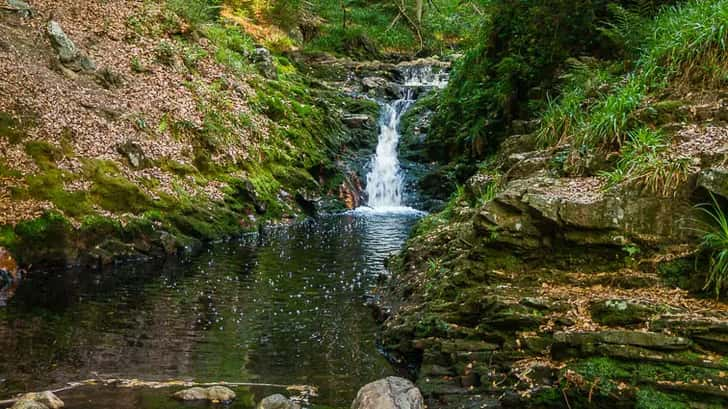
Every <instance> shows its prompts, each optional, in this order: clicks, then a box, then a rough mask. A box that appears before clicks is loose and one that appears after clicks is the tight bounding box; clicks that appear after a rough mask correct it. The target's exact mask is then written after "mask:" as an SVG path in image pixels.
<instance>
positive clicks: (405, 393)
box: [351, 376, 425, 409]
mask: <svg viewBox="0 0 728 409" xmlns="http://www.w3.org/2000/svg"><path fill="white" fill-rule="evenodd" d="M424 407H425V406H424V401H423V399H422V394H421V393H420V391H419V389H417V387H416V386H415V385H414V384H413V383H412V382H410V381H408V380H407V379H404V378H398V377H396V376H390V377H387V378H384V379H380V380H378V381H375V382H372V383H369V384H367V385H364V386H363V387H362V388H361V389H359V392H358V393H357V394H356V399H354V402H353V403H352V404H351V409H424Z"/></svg>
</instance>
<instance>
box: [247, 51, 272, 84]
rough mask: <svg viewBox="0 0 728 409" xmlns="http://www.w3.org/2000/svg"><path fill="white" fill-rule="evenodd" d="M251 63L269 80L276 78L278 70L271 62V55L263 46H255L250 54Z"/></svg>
mask: <svg viewBox="0 0 728 409" xmlns="http://www.w3.org/2000/svg"><path fill="white" fill-rule="evenodd" d="M252 60H253V63H254V64H255V66H256V68H258V71H260V73H261V74H262V75H263V76H264V77H266V78H268V79H269V80H275V79H278V71H277V70H276V66H275V64H274V63H273V56H272V55H271V53H270V51H268V49H267V48H265V47H256V48H255V51H254V52H253V55H252Z"/></svg>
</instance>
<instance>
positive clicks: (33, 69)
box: [0, 0, 270, 224]
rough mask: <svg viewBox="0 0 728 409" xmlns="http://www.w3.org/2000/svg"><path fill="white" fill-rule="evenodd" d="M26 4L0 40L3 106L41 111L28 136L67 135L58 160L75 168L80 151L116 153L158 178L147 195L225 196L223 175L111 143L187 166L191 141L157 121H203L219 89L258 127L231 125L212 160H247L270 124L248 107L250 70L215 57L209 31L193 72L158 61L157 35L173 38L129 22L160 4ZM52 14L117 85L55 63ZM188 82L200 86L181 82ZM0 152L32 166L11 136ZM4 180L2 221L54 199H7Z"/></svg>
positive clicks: (46, 0)
mask: <svg viewBox="0 0 728 409" xmlns="http://www.w3.org/2000/svg"><path fill="white" fill-rule="evenodd" d="M31 5H32V7H33V8H34V10H35V11H36V12H37V16H36V17H35V18H32V19H19V18H14V17H13V19H12V20H11V19H10V18H8V19H3V20H0V32H2V33H3V39H4V41H5V42H6V43H7V44H8V47H6V48H0V111H4V112H9V113H11V114H12V113H15V114H17V113H19V112H18V111H19V110H22V111H23V112H31V113H33V114H34V115H35V116H36V117H37V120H36V122H37V124H36V125H37V126H34V127H32V128H31V129H29V130H28V135H27V137H26V140H42V141H46V142H49V143H51V144H54V145H56V146H60V145H61V141H62V139H65V140H64V143H66V144H68V143H69V142H70V144H71V147H72V149H73V152H74V155H73V156H72V157H69V158H65V159H64V160H62V161H61V162H60V163H59V164H58V165H59V168H61V169H63V170H67V171H70V172H72V173H75V174H80V173H81V170H82V168H83V165H82V163H81V162H82V159H84V158H92V159H103V160H109V161H114V162H116V163H117V164H118V165H119V167H121V168H122V169H123V173H124V174H125V176H126V177H127V178H129V179H130V180H132V181H136V182H139V184H140V185H141V182H143V181H145V180H149V179H153V180H156V181H158V183H157V187H156V188H155V190H156V191H157V192H151V191H149V192H147V193H149V194H150V195H152V196H155V195H156V194H157V193H162V192H163V193H166V194H172V195H175V194H178V193H180V192H183V193H184V194H186V195H193V196H194V195H203V196H206V197H208V198H210V199H212V200H221V199H222V195H223V193H222V191H221V190H222V189H223V188H224V184H222V183H220V182H216V181H212V182H211V183H207V184H205V185H204V186H200V185H199V184H198V183H195V181H194V180H191V179H189V178H183V177H179V176H177V175H174V174H172V173H167V172H165V171H163V170H161V169H158V168H153V169H146V170H135V169H131V168H128V167H127V166H126V165H125V162H124V160H123V159H122V158H121V157H120V155H119V154H118V153H117V152H116V146H117V145H118V144H120V143H123V142H125V141H127V140H133V141H135V142H136V143H137V144H139V145H140V146H141V147H142V149H143V151H144V152H145V155H146V156H147V157H149V158H151V159H168V160H174V161H177V162H180V163H183V164H188V165H189V164H191V162H192V152H193V146H192V141H189V140H184V138H182V139H181V140H180V139H178V138H175V137H173V136H172V134H171V131H170V129H169V126H162V125H161V124H162V123H163V122H164V121H167V122H171V121H180V122H185V123H189V124H193V125H194V126H196V127H200V126H201V125H202V121H203V117H204V113H203V112H202V111H201V110H200V107H199V103H200V101H204V102H205V103H213V102H214V103H217V102H219V100H220V98H223V99H224V103H225V106H226V109H228V110H229V111H230V112H233V113H235V114H245V115H248V116H249V117H250V119H251V121H252V123H253V127H256V128H257V129H258V134H257V135H255V136H254V135H252V134H251V131H250V129H236V130H235V132H236V135H235V138H231V140H229V141H226V144H227V146H225V149H222V150H221V152H220V153H219V154H218V155H217V157H215V158H213V159H214V160H217V161H239V160H249V159H250V151H251V149H253V148H254V147H255V146H257V144H258V142H257V141H256V140H254V138H261V139H265V138H266V137H267V135H268V128H269V126H270V124H269V122H268V120H267V118H264V117H262V116H260V115H257V114H255V113H253V112H252V111H251V109H250V107H249V104H248V99H249V98H250V96H251V95H253V94H254V91H253V90H252V88H251V87H250V86H249V85H248V84H247V82H246V79H245V78H243V77H239V76H237V75H236V74H233V73H230V72H229V70H228V69H227V68H226V67H224V66H222V65H220V64H218V63H217V62H215V60H214V58H213V57H212V56H214V48H213V46H212V45H211V44H209V42H207V41H206V40H205V39H201V40H200V41H199V42H198V45H199V46H200V47H202V48H204V49H206V50H207V51H208V56H207V57H205V58H203V59H202V60H201V61H200V62H199V64H198V66H197V72H196V73H195V74H192V73H190V72H189V71H188V70H187V69H186V68H185V67H184V66H183V65H182V64H181V63H178V64H175V65H174V66H165V65H161V64H158V63H156V62H155V50H156V48H157V46H158V45H159V43H160V41H170V42H172V40H170V39H164V38H161V39H160V38H149V37H141V36H138V35H136V34H135V33H134V32H133V30H132V29H131V28H130V27H128V26H127V22H128V21H130V19H133V18H136V17H140V16H141V17H144V18H145V19H148V20H150V21H154V19H155V18H158V15H159V13H161V6H160V5H159V4H152V3H149V2H142V1H137V0H118V1H114V2H98V1H92V0H81V1H75V2H58V1H55V0H33V1H31ZM49 19H54V20H56V21H58V22H59V23H60V24H61V26H62V27H63V29H64V31H65V32H66V34H68V35H69V37H71V38H72V39H73V40H74V42H75V43H76V45H77V46H78V47H79V49H81V50H82V51H83V52H84V53H86V54H87V55H88V56H89V57H90V58H91V59H92V60H93V61H94V62H95V63H96V65H97V68H99V69H108V70H110V71H112V72H114V73H117V74H120V75H121V77H122V78H123V83H122V85H121V86H120V87H118V88H112V89H104V88H103V87H101V86H100V85H98V84H97V83H96V82H95V80H94V78H93V77H92V76H89V75H79V74H69V73H67V72H66V73H65V74H64V73H63V72H62V70H59V69H58V68H56V67H57V64H56V62H55V61H56V57H55V54H54V52H53V50H52V48H51V46H50V43H49V41H48V39H47V38H46V36H45V26H46V22H47V21H48V20H49ZM130 38H131V39H132V40H129V39H130ZM132 59H136V60H138V61H139V62H140V63H141V64H142V65H143V66H145V67H147V68H148V72H146V73H143V74H140V73H135V72H134V71H133V70H132V66H131V61H132ZM187 81H191V82H192V83H194V84H197V85H196V86H195V87H188V86H185V82H187ZM215 81H218V82H219V81H223V82H224V83H225V84H226V86H225V87H223V88H224V90H223V91H220V92H219V93H217V94H213V93H210V92H209V90H210V88H211V87H210V85H211V84H212V83H213V82H215ZM140 124H142V125H143V126H140ZM68 139H70V141H69V140H68ZM0 154H2V157H3V163H4V164H5V165H6V166H10V167H12V168H13V169H14V170H18V171H20V172H21V173H22V174H23V175H30V174H34V173H36V172H37V171H38V169H37V167H36V166H35V164H34V163H33V160H32V159H31V158H29V157H28V155H27V154H26V153H25V151H24V146H23V144H22V143H21V144H16V145H10V144H8V143H7V142H6V141H4V139H0ZM13 183H16V181H13ZM9 186H10V185H8V184H6V183H5V181H3V184H2V185H0V194H2V195H4V196H2V198H3V200H2V203H0V212H2V214H0V224H6V223H9V224H15V223H17V222H18V221H21V220H25V219H28V218H33V217H36V216H37V215H39V214H40V213H42V211H44V210H46V209H48V208H51V207H52V205H51V204H50V203H47V202H36V201H22V202H18V201H15V200H12V201H11V200H9V199H8V197H7V195H8V191H9ZM65 187H66V188H67V189H69V190H82V189H87V188H88V187H89V183H88V181H84V180H78V181H74V182H70V183H69V184H67V185H66V186H65Z"/></svg>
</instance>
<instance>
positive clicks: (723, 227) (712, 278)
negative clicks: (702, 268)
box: [699, 195, 728, 297]
mask: <svg viewBox="0 0 728 409" xmlns="http://www.w3.org/2000/svg"><path fill="white" fill-rule="evenodd" d="M711 197H712V198H713V204H712V205H708V206H705V205H704V206H700V207H699V208H700V210H702V211H703V212H705V214H707V215H708V218H709V223H710V224H709V229H708V230H707V231H705V233H704V235H703V243H702V246H703V249H705V250H706V251H707V252H708V253H709V257H710V268H709V270H708V277H707V279H706V281H705V287H704V289H705V290H712V291H713V292H714V293H715V296H716V297H718V296H720V293H721V291H722V290H723V289H725V288H726V284H727V283H728V217H726V214H725V212H724V211H723V209H722V207H721V206H720V204H719V203H718V200H717V199H716V198H715V197H714V196H712V195H711Z"/></svg>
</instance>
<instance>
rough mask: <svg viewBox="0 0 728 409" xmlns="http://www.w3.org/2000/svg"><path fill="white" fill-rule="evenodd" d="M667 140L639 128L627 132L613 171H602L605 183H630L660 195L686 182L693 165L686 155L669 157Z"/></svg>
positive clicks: (668, 141) (611, 185)
mask: <svg viewBox="0 0 728 409" xmlns="http://www.w3.org/2000/svg"><path fill="white" fill-rule="evenodd" d="M669 144H670V140H669V139H668V138H667V137H666V136H665V135H664V134H663V133H661V132H659V131H655V130H652V129H649V128H639V129H637V130H635V131H632V132H629V134H628V139H627V141H626V143H625V144H624V145H623V146H622V149H621V151H620V158H619V160H618V161H617V166H616V168H615V169H614V170H612V171H609V172H604V173H602V176H604V177H606V179H607V182H608V186H610V187H614V186H616V185H620V184H633V185H636V186H638V187H643V188H645V189H647V190H648V191H650V192H652V193H655V194H659V195H662V196H664V197H667V196H670V195H671V194H674V192H675V191H676V189H677V188H678V186H679V185H680V184H682V183H684V182H686V181H687V179H688V176H689V174H690V172H691V171H692V170H693V167H694V165H693V164H692V161H691V160H690V158H681V157H677V158H675V157H671V156H669V154H668V153H667V148H668V146H669Z"/></svg>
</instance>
